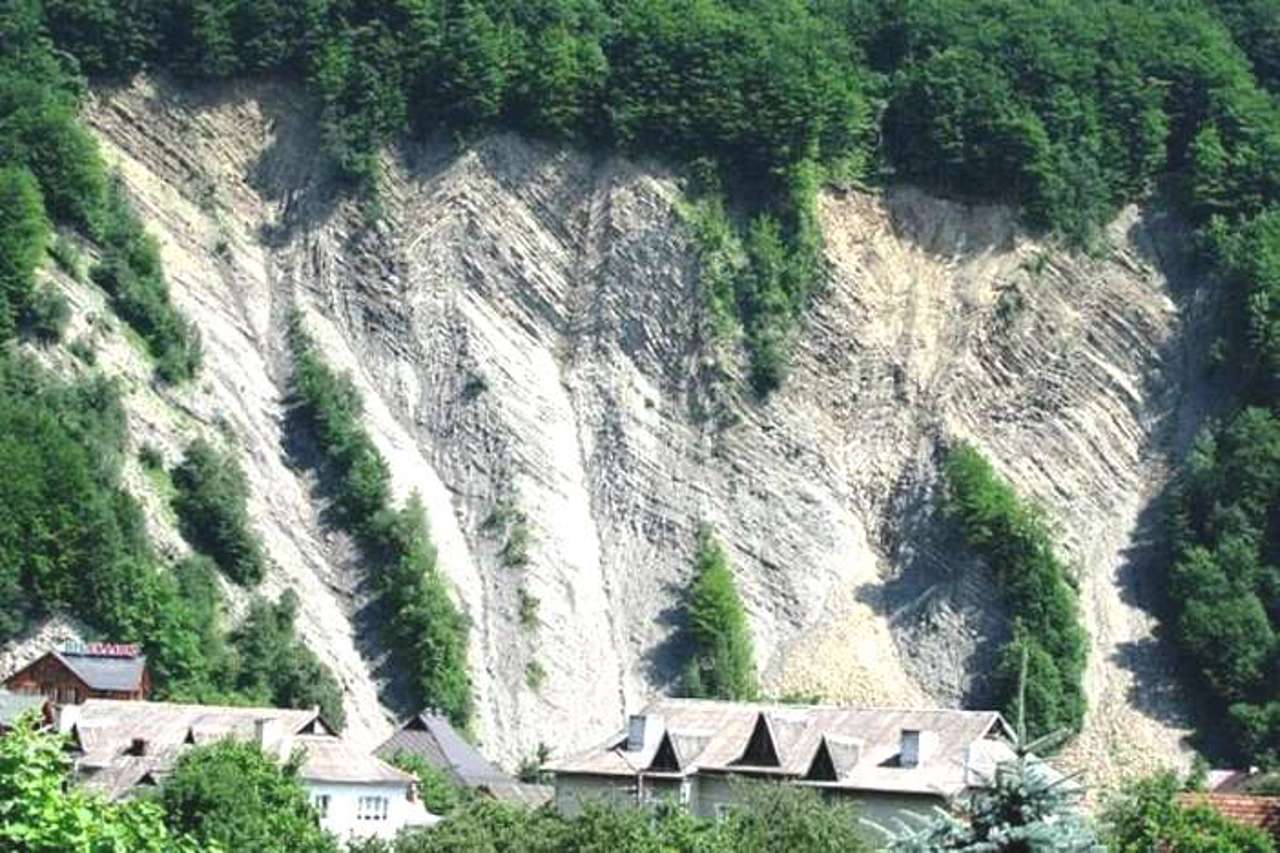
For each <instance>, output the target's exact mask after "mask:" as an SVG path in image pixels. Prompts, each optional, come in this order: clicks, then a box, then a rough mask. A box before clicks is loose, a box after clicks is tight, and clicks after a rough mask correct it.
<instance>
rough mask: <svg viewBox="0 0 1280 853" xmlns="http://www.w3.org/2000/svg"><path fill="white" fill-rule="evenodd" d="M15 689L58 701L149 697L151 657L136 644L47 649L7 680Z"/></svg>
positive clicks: (63, 703) (70, 703) (12, 688)
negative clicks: (148, 661)
mask: <svg viewBox="0 0 1280 853" xmlns="http://www.w3.org/2000/svg"><path fill="white" fill-rule="evenodd" d="M4 686H5V687H6V688H7V689H8V690H11V691H13V692H14V693H27V694H33V695H39V696H44V697H46V698H47V699H49V701H51V702H53V703H54V704H57V705H76V704H79V703H81V702H83V701H85V700H86V699H138V700H141V699H146V698H147V697H148V696H150V695H151V673H150V671H149V670H148V669H147V657H146V655H144V654H142V652H141V651H140V650H139V649H138V647H137V646H135V645H128V644H121V643H88V644H77V645H72V646H67V647H66V648H63V649H58V650H55V651H50V652H46V653H45V654H43V655H41V656H40V657H38V658H36V659H35V660H33V661H32V662H31V663H29V664H27V665H26V666H24V667H23V668H22V669H20V670H18V671H17V672H15V673H13V674H12V675H10V676H9V677H8V678H6V679H5V680H4Z"/></svg>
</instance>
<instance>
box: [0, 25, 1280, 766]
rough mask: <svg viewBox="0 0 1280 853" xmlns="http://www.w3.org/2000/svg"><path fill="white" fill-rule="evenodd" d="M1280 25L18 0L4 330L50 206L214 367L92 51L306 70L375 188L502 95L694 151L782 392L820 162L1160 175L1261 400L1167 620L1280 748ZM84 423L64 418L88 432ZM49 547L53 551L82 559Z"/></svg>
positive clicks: (729, 282)
mask: <svg viewBox="0 0 1280 853" xmlns="http://www.w3.org/2000/svg"><path fill="white" fill-rule="evenodd" d="M1277 26H1278V25H1277V14H1276V3H1275V2H1274V0H1045V2H1035V3H1032V2H1027V0H807V2H806V1H805V0H679V2H677V0H518V2H508V0H381V2H359V3H357V2H353V0H297V2H294V3H283V2H278V0H184V2H170V1H169V0H129V1H128V2H116V0H47V2H44V3H40V2H39V0H0V201H3V202H4V203H3V204H0V228H2V229H3V230H2V231H0V338H6V337H12V336H13V335H14V334H16V333H17V332H18V330H19V328H20V326H21V325H22V323H23V318H24V317H25V316H27V310H28V308H29V305H30V303H31V301H32V299H33V294H34V292H35V289H34V275H33V271H34V269H35V267H36V266H37V265H38V264H40V263H41V260H42V249H43V248H44V247H45V246H46V245H47V242H48V240H49V235H50V227H51V224H57V225H60V226H62V227H64V228H75V229H78V230H79V231H80V232H81V233H82V234H83V235H85V237H86V238H87V239H90V240H91V241H94V242H95V243H96V244H97V245H99V246H100V247H101V248H102V250H103V254H102V258H101V260H100V261H99V262H98V263H97V265H96V266H95V268H94V270H93V273H92V275H93V279H94V281H95V282H97V283H98V284H99V285H100V286H101V287H103V289H104V290H105V291H106V292H107V293H108V294H109V295H110V297H111V299H112V301H113V305H114V307H115V308H116V310H117V311H118V312H119V314H120V315H121V317H122V318H124V319H125V320H126V322H128V323H129V324H130V325H131V326H133V327H134V328H135V329H136V330H137V331H138V333H139V334H140V335H141V336H142V338H143V339H144V340H145V341H146V342H147V345H148V347H149V348H150V350H151V351H152V353H153V355H154V356H155V358H156V367H157V372H158V374H159V375H160V376H161V377H162V378H164V379H166V380H168V381H180V380H182V379H184V378H186V377H188V376H190V375H191V374H192V373H193V372H194V371H195V369H196V368H197V367H198V364H199V355H200V348H199V336H198V334H196V332H195V330H194V329H193V328H192V327H191V325H190V324H189V323H187V322H186V321H185V320H184V319H183V318H181V317H180V316H179V315H178V314H177V313H176V312H175V311H174V310H173V308H172V306H171V305H170V304H169V302H168V298H167V292H166V286H165V283H164V278H163V273H162V271H161V270H160V268H159V263H158V254H157V252H156V250H155V246H154V243H153V242H151V241H150V240H149V239H147V238H146V236H145V234H144V233H143V231H142V228H141V224H140V223H139V222H138V220H137V218H136V216H135V215H134V214H132V212H131V211H130V210H129V209H128V205H127V204H126V203H125V201H124V199H123V194H122V193H121V192H120V191H119V187H118V184H117V183H116V182H113V181H112V180H111V178H110V176H109V175H108V174H107V173H106V171H105V169H104V168H103V165H102V163H101V159H100V158H99V157H98V155H97V152H96V149H95V146H94V143H93V141H92V138H91V137H90V136H89V135H88V134H87V133H86V132H85V131H84V130H83V129H82V128H80V126H79V125H78V124H77V122H76V119H75V114H76V109H77V105H78V103H79V100H80V98H81V96H82V94H83V77H84V76H85V75H87V76H89V77H99V78H102V79H104V80H107V81H110V80H119V79H123V78H127V77H128V76H130V75H132V74H134V73H136V72H138V71H140V70H143V69H145V68H148V67H157V68H163V69H165V70H167V71H168V72H169V73H172V74H174V75H178V76H181V77H188V78H191V77H194V78H223V77H231V76H238V75H261V74H283V75H287V76H291V77H294V78H297V79H298V80H300V81H302V82H303V83H305V85H306V86H307V88H308V89H309V91H310V92H311V93H312V95H313V96H314V97H315V99H316V102H317V105H318V114H319V115H320V121H321V122H322V124H323V130H324V134H325V139H326V140H327V144H328V149H329V151H330V153H331V154H332V156H333V158H334V160H335V162H336V163H337V164H338V165H339V166H340V167H341V169H342V171H343V172H344V173H345V174H346V175H348V176H349V177H350V178H351V179H352V180H353V181H354V182H355V183H356V184H357V185H359V186H360V187H361V188H362V191H363V192H365V193H368V194H369V195H370V196H371V197H376V193H377V187H378V183H379V168H380V167H379V160H378V153H379V151H380V150H382V149H383V148H384V146H385V145H387V144H388V143H392V142H394V141H396V140H397V139H400V138H402V137H406V136H416V137H427V136H432V135H435V134H439V133H455V134H467V133H475V132H481V131H483V130H485V129H486V128H488V127H492V126H506V127H514V128H518V129H520V130H522V131H525V132H528V133H532V134H538V135H543V136H547V137H551V138H554V139H561V140H568V141H570V142H573V143H577V144H586V145H592V146H597V147H601V146H606V147H614V148H619V149H622V150H625V151H631V152H640V153H651V154H656V155H659V156H663V157H665V158H667V159H669V160H670V161H672V162H674V163H676V164H678V165H679V166H680V167H681V168H682V169H684V170H685V172H686V173H687V175H688V176H689V178H690V181H689V186H690V188H691V192H692V193H694V194H695V195H698V196H700V197H701V199H702V200H703V201H705V205H704V206H702V207H700V208H699V209H700V210H702V211H703V214H704V215H703V216H702V217H701V226H702V227H700V228H698V229H696V230H697V231H698V233H699V234H700V235H702V236H704V237H706V238H710V239H714V240H715V241H717V242H716V243H715V245H711V246H708V247H707V248H708V250H707V251H704V253H703V257H704V261H705V262H707V263H708V275H707V276H706V279H705V281H706V283H707V291H708V293H707V297H708V301H709V303H711V304H713V305H715V306H718V308H719V311H720V314H721V315H722V319H723V320H725V322H721V323H718V324H716V325H717V328H719V329H721V330H722V331H724V332H726V333H727V334H730V335H734V336H740V340H741V341H742V343H743V344H744V345H745V346H746V348H747V350H748V352H749V353H750V356H751V379H752V383H753V384H754V386H755V388H756V389H757V390H758V391H760V392H762V393H765V392H768V391H770V390H771V389H773V388H776V387H777V386H778V384H779V383H780V382H782V381H783V378H784V376H785V369H786V363H787V355H788V352H789V351H790V349H791V348H792V346H793V345H794V343H795V341H796V336H797V335H798V334H799V331H798V325H797V320H798V319H799V318H800V317H801V316H802V312H803V310H804V308H805V306H806V304H807V302H808V300H809V299H810V297H811V295H812V294H813V293H814V292H816V290H817V289H818V288H820V287H821V285H822V281H823V276H824V266H823V262H822V260H821V258H822V255H821V235H820V233H819V231H818V229H817V227H816V202H815V198H816V192H817V189H818V188H819V187H820V186H822V185H823V184H824V183H832V182H835V183H847V182H850V181H863V182H867V183H873V184H874V183H882V182H887V181H891V180H910V181H913V182H917V183H920V184H923V185H925V186H927V187H929V188H931V189H932V190H934V191H936V192H939V193H942V194H946V195H950V196H954V197H959V198H964V199H988V200H998V201H1004V202H1009V203H1012V204H1015V205H1017V206H1018V207H1019V209H1020V210H1021V211H1022V212H1023V216H1024V220H1025V222H1026V223H1027V225H1028V226H1029V227H1031V228H1035V229H1043V230H1046V231H1049V232H1052V233H1055V234H1057V235H1059V236H1060V237H1061V238H1062V239H1063V240H1065V241H1068V242H1071V243H1074V244H1078V245H1084V246H1096V245H1097V243H1098V241H1099V240H1100V236H1099V225H1100V224H1101V223H1103V222H1105V221H1106V220H1107V218H1108V217H1109V216H1111V215H1112V214H1113V213H1114V211H1115V210H1116V209H1117V207H1118V206H1119V205H1121V204H1124V203H1126V202H1129V201H1132V200H1137V199H1143V198H1147V197H1151V196H1154V197H1156V198H1158V199H1159V202H1160V203H1161V204H1164V205H1167V206H1169V207H1172V208H1173V209H1175V210H1176V211H1178V212H1179V213H1180V215H1181V216H1183V217H1184V218H1185V219H1186V220H1187V221H1189V222H1190V223H1192V224H1193V225H1194V226H1195V227H1196V228H1197V232H1196V233H1197V250H1198V254H1199V257H1200V259H1201V261H1202V270H1203V272H1204V273H1205V274H1206V275H1208V276H1211V277H1213V278H1214V279H1215V280H1216V281H1217V282H1218V284H1219V286H1220V289H1221V291H1222V293H1223V296H1224V298H1223V302H1224V303H1225V304H1227V305H1228V306H1229V307H1230V308H1231V312H1230V317H1229V319H1228V321H1227V322H1226V324H1225V325H1224V329H1223V338H1222V346H1221V347H1220V351H1221V353H1222V359H1221V363H1220V364H1219V366H1218V370H1219V374H1220V375H1219V379H1220V380H1221V381H1222V382H1224V383H1226V384H1228V385H1229V386H1230V387H1233V388H1238V390H1239V402H1240V410H1239V411H1238V412H1237V413H1234V414H1232V413H1228V414H1227V415H1225V416H1224V417H1223V418H1222V420H1221V422H1220V423H1218V424H1216V425H1213V426H1212V427H1211V428H1210V429H1209V430H1207V431H1206V433H1205V435H1204V436H1203V438H1202V440H1201V441H1200V442H1199V443H1198V445H1197V447H1196V450H1195V452H1194V454H1193V455H1192V458H1191V459H1190V460H1189V463H1188V465H1187V468H1186V470H1185V472H1184V474H1183V476H1182V477H1181V479H1180V481H1179V484H1178V488H1177V494H1176V495H1175V499H1174V501H1173V506H1174V512H1173V513H1172V516H1173V521H1174V524H1173V533H1172V537H1171V542H1172V546H1173V549H1174V557H1173V559H1172V560H1171V564H1170V569H1169V576H1170V585H1169V586H1170V588H1171V590H1173V591H1174V592H1175V595H1173V596H1172V597H1171V598H1172V600H1171V603H1170V614H1169V624H1170V627H1171V629H1172V633H1173V635H1174V636H1175V637H1176V638H1177V639H1178V640H1179V641H1180V642H1181V643H1182V644H1183V645H1184V647H1185V648H1186V650H1187V652H1188V655H1189V658H1190V659H1191V660H1192V661H1193V663H1194V665H1195V669H1196V670H1197V671H1198V672H1199V673H1200V675H1199V676H1197V677H1198V678H1199V679H1200V680H1201V682H1202V684H1203V686H1204V687H1205V689H1206V690H1208V691H1209V692H1210V694H1211V695H1212V696H1214V697H1215V698H1216V699H1220V700H1222V701H1223V702H1226V703H1228V704H1229V705H1230V707H1231V718H1232V720H1233V723H1234V725H1235V733H1236V734H1238V735H1239V736H1240V737H1239V740H1240V742H1241V743H1243V744H1245V749H1246V751H1247V752H1248V754H1249V755H1251V756H1253V757H1256V758H1259V759H1265V760H1271V761H1274V760H1276V759H1277V758H1280V641H1278V640H1277V627H1278V626H1280V583H1278V582H1277V580H1276V575H1277V565H1278V564H1280V556H1278V555H1280V522H1277V519H1278V518H1280V465H1277V462H1276V459H1277V455H1278V451H1277V450H1276V447H1277V439H1276V436H1277V433H1280V424H1278V420H1280V418H1278V417H1277V414H1276V412H1277V405H1278V402H1280V106H1278V105H1277V102H1276V94H1277V91H1280V90H1278V89H1277V86H1278V85H1280V49H1278V48H1277V47H1276V45H1277V43H1278V40H1277V38H1276V31H1277ZM44 33H47V34H48V36H49V37H50V38H51V40H52V41H51V42H50V41H48V40H46V39H45V37H44ZM55 47H56V49H55ZM726 259H727V260H726ZM21 369H25V368H21ZM8 370H10V372H12V371H14V370H19V368H14V367H10V368H8ZM19 416H26V414H25V413H16V414H13V415H11V417H19ZM91 440H94V438H93V436H92V435H87V434H81V433H75V432H74V430H73V431H72V433H70V434H69V436H68V438H67V441H68V442H69V446H71V447H78V448H80V449H81V450H80V451H76V452H81V451H83V450H84V448H86V447H88V446H89V445H88V444H87V442H89V441H91ZM19 444H20V445H21V446H20V447H19V448H18V449H17V450H15V451H14V452H23V453H30V452H33V451H32V449H31V448H29V447H27V445H26V443H25V442H19ZM50 452H52V451H50ZM68 452H71V451H68ZM86 464H89V463H86ZM93 476H100V472H96V473H95V472H94V471H93V468H92V466H90V467H89V469H88V471H87V472H86V477H93ZM47 488H52V487H47ZM117 492H118V490H116V491H111V490H107V491H106V492H105V493H104V494H107V495H113V494H116V493H117ZM355 497H356V498H359V497H360V495H359V494H356V495H355ZM108 503H109V502H108ZM349 509H351V510H352V511H353V512H357V513H359V511H360V509H361V508H359V507H349ZM34 511H35V510H33V512H34ZM95 512H102V513H105V514H107V515H110V516H111V517H113V518H114V519H115V520H114V521H111V522H109V524H110V525H113V526H114V527H115V528H118V529H121V530H122V531H124V532H122V533H121V537H120V540H119V541H120V542H121V543H123V544H121V545H120V548H121V549H123V552H124V553H132V551H130V549H136V548H137V547H138V546H136V543H135V544H130V543H131V542H132V540H131V539H130V536H132V535H133V534H130V533H129V532H128V531H129V530H130V529H131V525H133V526H136V524H135V523H134V522H132V521H130V520H129V519H130V513H132V512H134V511H133V510H130V509H128V508H127V507H125V508H121V507H119V506H112V507H110V508H106V509H100V510H95ZM361 517H362V518H363V519H365V520H367V519H369V518H371V517H372V516H368V515H362V516H361ZM103 523H104V524H106V523H108V522H103ZM19 527H20V528H21V529H22V530H28V529H30V525H27V524H26V523H25V521H24V522H23V523H22V524H21V525H19ZM134 538H136V537H134ZM95 544H96V543H95ZM24 547H26V548H37V547H45V548H46V549H47V547H48V546H47V545H46V546H37V545H35V544H33V543H31V542H29V541H28V542H26V544H25V545H24ZM24 553H26V554H27V556H26V557H24V560H26V561H27V562H35V563H38V564H40V568H39V569H38V570H31V571H32V572H33V574H32V576H33V577H34V576H35V575H36V574H39V573H40V572H43V571H45V569H44V566H45V564H46V563H56V561H57V560H58V559H61V555H52V556H49V557H48V558H46V557H45V556H44V554H45V553H46V552H44V551H33V552H24ZM32 555H35V556H32ZM135 562H136V561H135ZM24 571H26V570H25V569H24ZM10 574H12V572H10ZM157 583H159V581H157ZM1210 590H1212V592H1210ZM56 592H57V594H59V595H65V592H63V591H56ZM47 600H48V601H51V602H52V601H59V600H60V599H57V598H51V599H47ZM105 600H106V601H109V600H110V599H109V598H108V599H105ZM104 609H105V607H104ZM1217 625H1222V626H1226V627H1228V628H1229V629H1230V630H1225V631H1222V632H1217V631H1215V630H1212V627H1213V626H1217Z"/></svg>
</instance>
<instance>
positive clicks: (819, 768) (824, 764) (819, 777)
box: [804, 738, 839, 782]
mask: <svg viewBox="0 0 1280 853" xmlns="http://www.w3.org/2000/svg"><path fill="white" fill-rule="evenodd" d="M804 778H805V779H806V780H807V781H809V782H835V781H837V780H838V779H839V777H838V776H837V775H836V763H835V761H834V760H832V758H831V750H830V749H828V748H827V739H826V738H823V739H822V740H821V741H819V742H818V748H817V749H816V750H815V751H814V753H813V761H811V762H809V772H808V773H805V774H804Z"/></svg>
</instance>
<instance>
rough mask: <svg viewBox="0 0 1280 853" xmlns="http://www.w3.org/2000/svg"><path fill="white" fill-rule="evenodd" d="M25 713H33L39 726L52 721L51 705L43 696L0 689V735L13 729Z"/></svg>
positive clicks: (49, 723)
mask: <svg viewBox="0 0 1280 853" xmlns="http://www.w3.org/2000/svg"><path fill="white" fill-rule="evenodd" d="M26 714H32V715H34V716H35V718H36V724H37V725H39V726H49V725H52V723H53V706H52V704H51V703H50V702H49V700H48V699H46V698H45V697H43V696H39V695H33V694H30V693H10V692H9V691H8V690H0V735H3V734H4V733H5V732H7V731H10V730H11V729H13V727H14V725H16V724H17V722H18V720H19V719H21V718H22V717H23V716H24V715H26Z"/></svg>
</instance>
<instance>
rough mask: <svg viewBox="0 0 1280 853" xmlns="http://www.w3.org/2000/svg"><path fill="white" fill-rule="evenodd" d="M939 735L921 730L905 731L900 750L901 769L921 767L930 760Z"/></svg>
mask: <svg viewBox="0 0 1280 853" xmlns="http://www.w3.org/2000/svg"><path fill="white" fill-rule="evenodd" d="M937 737H938V736H937V734H936V733H934V732H930V731H923V730H921V729H903V730H902V738H901V741H900V746H899V749H898V766H899V767H919V766H921V765H922V764H924V763H925V762H926V761H928V760H929V757H930V754H931V753H932V752H933V746H934V743H935V742H936V741H937Z"/></svg>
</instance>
